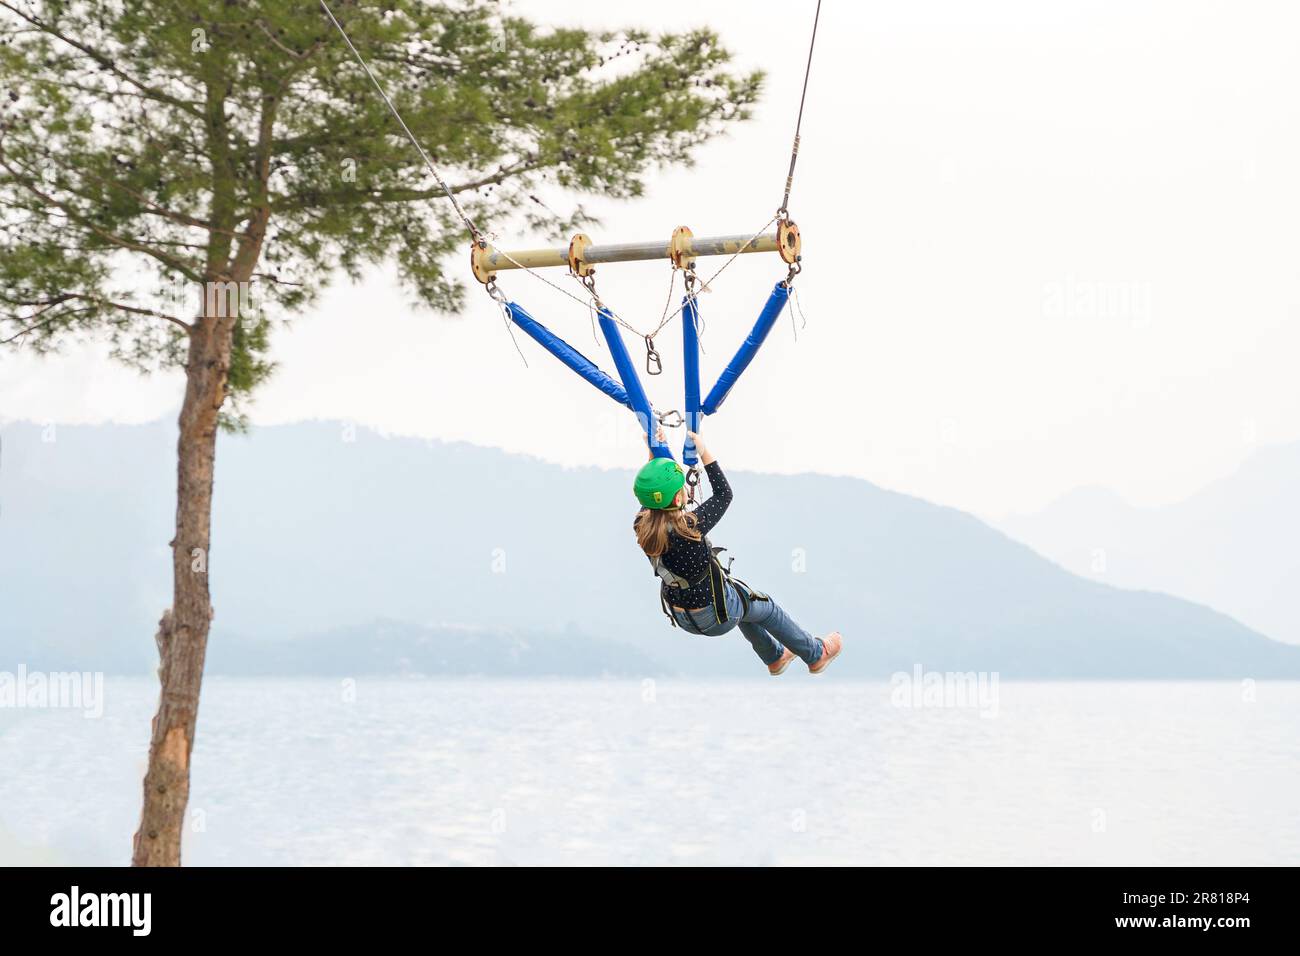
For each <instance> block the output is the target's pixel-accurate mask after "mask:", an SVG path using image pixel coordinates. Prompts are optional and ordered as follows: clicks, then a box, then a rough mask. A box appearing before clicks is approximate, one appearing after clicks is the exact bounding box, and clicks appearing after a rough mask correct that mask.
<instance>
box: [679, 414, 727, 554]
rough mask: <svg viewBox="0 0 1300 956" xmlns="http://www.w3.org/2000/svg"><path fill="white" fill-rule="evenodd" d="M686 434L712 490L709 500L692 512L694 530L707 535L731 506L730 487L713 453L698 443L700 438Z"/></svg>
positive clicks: (691, 433)
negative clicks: (693, 446) (692, 443)
mask: <svg viewBox="0 0 1300 956" xmlns="http://www.w3.org/2000/svg"><path fill="white" fill-rule="evenodd" d="M687 434H688V435H690V436H691V440H692V441H694V442H695V450H696V452H698V453H699V456H700V463H701V464H702V465H704V473H705V474H706V475H708V476H709V487H710V488H712V489H713V494H711V495H710V496H709V499H708V500H707V501H705V502H703V503H702V504H701V505H700V506H699V507H698V508H696V509H695V511H694V515H695V528H696V530H698V531H699V532H700V534H708V533H709V532H710V531H711V530H713V526H714V525H716V524H717V523H718V522H719V521H721V520H722V516H723V515H724V514H726V513H727V506H728V505H730V504H731V485H730V484H729V483H728V482H727V476H726V475H724V474H723V473H722V466H721V465H719V464H718V460H717V459H716V458H714V457H713V453H712V452H710V451H709V450H708V448H706V447H705V446H704V445H703V444H701V443H700V436H699V435H696V434H695V433H694V432H687Z"/></svg>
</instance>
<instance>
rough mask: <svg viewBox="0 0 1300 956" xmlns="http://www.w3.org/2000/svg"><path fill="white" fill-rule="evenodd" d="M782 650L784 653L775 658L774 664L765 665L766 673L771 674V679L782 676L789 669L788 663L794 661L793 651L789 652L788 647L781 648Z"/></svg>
mask: <svg viewBox="0 0 1300 956" xmlns="http://www.w3.org/2000/svg"><path fill="white" fill-rule="evenodd" d="M782 650H783V651H784V652H785V653H783V654H782V655H781V656H780V657H779V658H777V660H776V661H775V662H774V663H771V664H768V665H767V672H768V673H769V674H771V675H772V676H773V677H780V676H781V675H782V674H784V673H785V669H786V668H787V667H789V666H790V662H791V661H792V660H794V651H792V650H790V648H788V647H785V648H782Z"/></svg>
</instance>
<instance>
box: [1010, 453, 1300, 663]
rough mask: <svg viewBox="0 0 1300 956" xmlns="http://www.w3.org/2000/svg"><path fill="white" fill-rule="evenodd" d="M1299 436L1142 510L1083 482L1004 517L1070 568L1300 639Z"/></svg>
mask: <svg viewBox="0 0 1300 956" xmlns="http://www.w3.org/2000/svg"><path fill="white" fill-rule="evenodd" d="M1298 489H1300V442H1294V443H1291V444H1286V445H1273V446H1267V447H1263V448H1259V449H1257V450H1256V451H1255V452H1254V453H1253V454H1251V455H1250V456H1249V457H1248V458H1247V459H1246V460H1245V461H1244V462H1243V463H1242V465H1241V467H1240V468H1239V469H1238V470H1237V471H1236V472H1235V473H1234V474H1232V475H1229V476H1228V477H1226V478H1223V479H1221V480H1219V481H1216V482H1214V483H1212V484H1210V485H1207V486H1206V487H1205V488H1203V489H1202V490H1201V491H1199V492H1197V493H1196V494H1195V495H1193V496H1192V497H1190V498H1188V499H1186V500H1184V501H1181V502H1178V503H1176V504H1172V505H1167V506H1165V507H1161V508H1140V507H1136V506H1134V505H1131V504H1129V503H1128V502H1126V501H1125V500H1124V499H1123V498H1121V497H1120V496H1119V495H1117V494H1115V493H1114V492H1112V491H1108V490H1106V489H1103V488H1080V489H1078V490H1076V491H1074V492H1072V493H1070V494H1069V495H1066V496H1065V497H1063V498H1061V499H1060V500H1058V501H1056V502H1055V503H1053V504H1052V505H1050V506H1049V507H1048V508H1046V509H1045V510H1043V511H1040V512H1037V513H1035V514H1028V515H1015V516H1012V517H1010V518H1007V519H1005V520H1003V521H1000V522H998V526H999V527H1000V528H1002V530H1004V531H1006V532H1007V533H1008V534H1010V535H1011V536H1012V537H1014V538H1017V539H1018V540H1021V541H1024V542H1025V543H1026V544H1028V545H1030V546H1031V547H1033V548H1034V549H1035V550H1037V551H1039V552H1041V553H1042V554H1044V555H1046V556H1047V557H1050V558H1051V559H1052V560H1054V561H1056V562H1057V563H1059V564H1060V565H1061V566H1062V567H1064V568H1066V569H1067V570H1069V571H1073V572H1074V573H1076V574H1079V575H1082V576H1084V577H1088V578H1091V579H1093V580H1097V581H1104V582H1106V583H1108V584H1114V585H1117V586H1120V587H1126V588H1142V589H1147V590H1152V591H1164V592H1166V593H1169V594H1175V595H1179V596H1181V597H1186V598H1190V599H1193V600H1197V601H1201V602H1204V603H1205V604H1208V605H1210V606H1211V607H1214V608H1217V609H1218V610H1220V611H1223V612H1225V613H1227V614H1230V615H1232V616H1233V617H1235V618H1237V619H1238V620H1240V621H1241V622H1242V623H1244V624H1246V625H1247V626H1249V627H1252V628H1255V629H1257V630H1259V631H1261V632H1262V633H1264V634H1267V635H1269V636H1270V637H1272V638H1275V639H1276V640H1279V641H1284V642H1286V643H1290V644H1300V556H1297V551H1296V542H1297V541H1300V504H1297V490H1298Z"/></svg>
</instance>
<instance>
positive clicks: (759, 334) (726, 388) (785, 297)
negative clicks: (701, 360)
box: [700, 282, 790, 415]
mask: <svg viewBox="0 0 1300 956" xmlns="http://www.w3.org/2000/svg"><path fill="white" fill-rule="evenodd" d="M789 300H790V287H789V286H787V285H786V284H785V283H784V282H778V283H777V284H776V288H775V289H773V290H772V294H771V295H770V296H768V297H767V302H766V304H764V306H763V311H762V312H760V313H759V314H758V320H757V321H755V322H754V328H753V329H751V330H750V333H749V335H747V336H745V341H743V342H741V343H740V348H738V349H737V350H736V354H735V355H734V356H733V357H732V359H731V361H730V362H728V363H727V367H726V368H725V369H723V370H722V374H721V375H719V376H718V381H717V383H716V384H715V385H714V386H713V388H712V389H711V390H710V391H709V395H708V397H707V398H706V399H704V404H703V405H702V406H701V407H700V410H701V411H702V412H704V414H705V415H712V414H713V413H714V412H716V411H717V410H718V408H719V407H721V405H722V403H723V402H724V401H726V398H727V395H728V394H729V393H730V392H731V389H732V386H734V385H735V384H736V380H737V379H739V378H740V374H741V373H742V372H743V371H745V369H746V368H748V367H749V363H750V362H752V361H754V356H755V355H757V354H758V349H759V346H761V345H762V344H763V340H764V339H766V338H767V334H768V333H769V332H771V331H772V326H773V325H774V324H775V323H776V320H777V318H778V317H779V316H780V315H781V310H782V309H784V308H785V304H786V302H788V301H789Z"/></svg>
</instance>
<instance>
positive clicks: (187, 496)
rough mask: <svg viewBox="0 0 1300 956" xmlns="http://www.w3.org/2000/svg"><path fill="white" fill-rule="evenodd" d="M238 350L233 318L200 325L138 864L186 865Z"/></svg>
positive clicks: (184, 419) (191, 367)
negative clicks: (218, 488)
mask: <svg viewBox="0 0 1300 956" xmlns="http://www.w3.org/2000/svg"><path fill="white" fill-rule="evenodd" d="M230 352H231V326H230V324H229V323H228V322H227V321H223V319H222V318H219V317H217V316H207V317H205V318H203V319H201V320H199V321H196V322H195V323H194V326H193V329H192V331H191V333H190V347H189V361H188V364H187V365H186V383H185V401H184V403H183V404H182V405H181V414H180V438H179V439H178V441H177V448H176V450H177V458H178V468H177V486H176V536H175V538H174V539H173V540H172V542H171V547H172V574H173V590H172V606H171V608H170V609H169V610H167V611H164V612H163V617H162V620H161V621H160V622H159V626H158V634H157V637H156V640H157V642H158V654H159V657H160V658H161V667H160V669H159V678H160V680H161V683H162V693H161V696H160V698H159V701H158V713H157V715H156V716H155V717H154V719H153V738H152V740H151V742H150V745H149V769H148V770H147V771H146V773H145V778H144V808H143V810H142V812H141V815H140V829H139V830H138V831H137V832H136V834H135V840H134V847H133V853H132V859H131V862H132V865H133V866H180V862H181V836H182V833H183V831H184V826H185V809H186V805H187V803H188V802H189V795H190V754H191V752H192V751H193V749H194V728H195V724H196V723H197V721H198V714H199V690H200V687H201V685H202V682H203V659H204V656H205V655H206V653H207V646H208V626H209V624H210V622H211V620H212V603H211V599H210V594H209V590H208V554H209V545H210V543H211V526H212V479H213V466H214V463H215V459H216V451H217V427H218V413H219V412H220V409H221V404H222V402H223V401H224V399H225V394H226V376H227V373H228V372H229V369H230Z"/></svg>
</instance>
